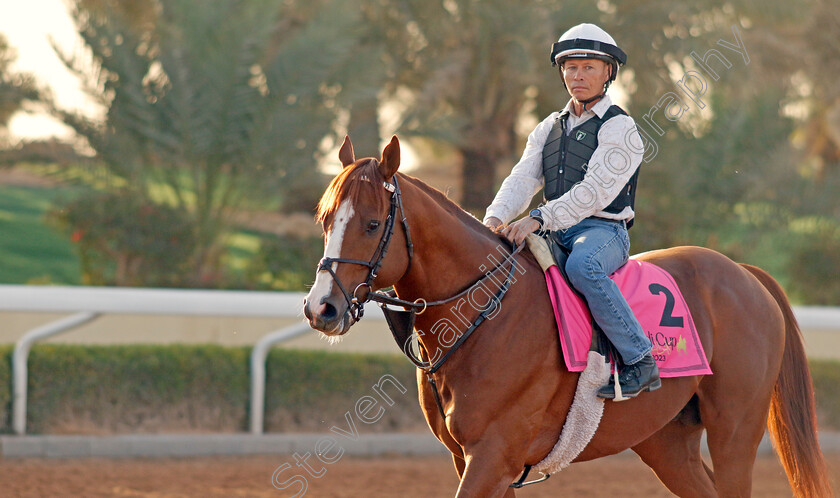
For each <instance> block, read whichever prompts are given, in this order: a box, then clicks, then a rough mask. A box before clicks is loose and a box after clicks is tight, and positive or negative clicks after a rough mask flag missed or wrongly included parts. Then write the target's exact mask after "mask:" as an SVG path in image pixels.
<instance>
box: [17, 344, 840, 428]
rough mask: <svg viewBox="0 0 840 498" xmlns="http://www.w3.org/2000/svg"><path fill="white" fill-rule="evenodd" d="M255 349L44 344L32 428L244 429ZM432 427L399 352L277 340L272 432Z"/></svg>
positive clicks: (823, 416) (825, 403) (839, 381)
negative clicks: (367, 404)
mask: <svg viewBox="0 0 840 498" xmlns="http://www.w3.org/2000/svg"><path fill="white" fill-rule="evenodd" d="M11 353H12V347H11V346H2V347H0V431H2V432H10V430H11V420H10V413H11ZM249 358H250V348H246V347H222V346H215V345H200V346H185V345H174V346H173V345H170V346H157V345H135V346H72V345H50V344H46V345H38V346H35V347H34V348H33V349H32V353H31V354H30V358H29V369H30V375H29V407H28V420H27V430H28V432H30V433H50V434H71V433H86V434H97V433H102V434H106V433H153V432H241V431H246V430H247V429H248V426H247V424H248V420H249V413H248V409H249V376H250V373H249V372H250V370H249ZM810 363H811V373H812V375H813V378H814V386H815V388H816V393H817V394H816V397H817V405H818V411H819V416H820V425H821V427H823V428H828V429H835V430H837V429H840V362H838V361H829V360H812V361H811V362H810ZM385 375H391V376H393V378H394V379H396V381H397V382H399V384H401V385H402V386H403V387H404V388H405V389H406V392H405V393H401V392H400V390H399V389H398V388H397V387H395V386H394V385H393V384H387V383H386V384H384V386H385V388H384V391H385V392H386V394H387V395H388V396H390V397H391V398H392V399H393V401H394V404H393V405H390V406H389V405H387V404H386V403H380V406H382V407H383V408H384V409H385V413H384V415H383V417H382V419H380V420H378V421H377V422H376V423H374V424H370V425H364V424H360V423H359V419H358V417H357V416H356V415H355V406H356V402H357V401H358V400H359V399H360V398H362V397H363V396H373V397H374V398H375V399H376V398H377V394H376V393H375V391H374V389H373V386H374V385H375V384H376V383H377V382H379V380H380V379H382V378H383V376H385ZM347 412H349V413H350V415H351V416H352V417H353V418H354V420H355V423H356V426H357V429H358V430H359V431H364V432H378V431H391V430H424V427H425V422H424V421H423V417H422V414H421V413H420V408H419V406H418V404H417V386H416V381H415V370H414V367H413V366H412V365H411V364H410V363H409V362H408V361H407V360H406V359H405V358H402V357H401V356H398V355H371V354H350V353H333V352H322V351H301V350H284V349H277V348H275V349H273V350H272V351H271V353H270V354H269V356H268V361H267V369H266V416H265V429H266V431H268V432H295V431H305V432H310V431H315V432H325V431H328V430H329V428H330V427H332V426H338V427H341V428H347V422H346V420H345V414H346V413H347Z"/></svg>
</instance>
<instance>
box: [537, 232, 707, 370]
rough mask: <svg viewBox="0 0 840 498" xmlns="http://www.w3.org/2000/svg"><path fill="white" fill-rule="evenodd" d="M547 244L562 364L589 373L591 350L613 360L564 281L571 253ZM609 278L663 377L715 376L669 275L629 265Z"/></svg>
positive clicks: (636, 263)
mask: <svg viewBox="0 0 840 498" xmlns="http://www.w3.org/2000/svg"><path fill="white" fill-rule="evenodd" d="M531 242H536V241H531ZM531 242H529V246H530V247H531V251H532V252H535V250H536V251H539V250H540V249H539V248H538V246H537V249H535V244H533V243H531ZM544 243H548V248H549V250H550V255H551V257H552V258H553V263H554V264H551V266H548V268H546V266H547V265H548V264H550V263H543V268H544V270H545V279H546V284H547V286H548V292H549V296H550V298H551V305H552V307H553V308H554V316H555V318H556V320H557V329H558V331H559V333H560V343H561V348H562V349H563V359H564V360H565V362H566V367H567V368H568V369H569V371H571V372H580V371H583V370H584V368H585V367H586V359H587V353H588V352H589V351H590V350H594V351H598V352H599V353H600V354H602V355H604V356H605V357H609V355H608V352H609V350H610V349H611V346H610V344H609V341H608V340H607V338H606V336H605V335H604V333H603V332H602V331H601V330H600V327H598V325H597V324H596V323H595V321H594V320H592V316H591V315H590V313H589V309H588V307H587V305H586V301H585V300H584V299H583V297H582V296H581V295H580V294H579V293H577V292H576V291H575V290H574V289H573V288H572V286H571V285H570V284H569V281H568V279H567V277H566V275H565V265H566V258H567V257H568V252H567V250H566V249H565V248H563V247H562V246H560V244H558V243H557V242H556V241H554V240H553V238H551V237H548V239H547V240H545V242H544ZM542 247H543V248H544V247H545V245H543V246H542ZM537 259H540V258H539V257H538V258H537ZM610 278H611V279H612V280H613V281H614V282H615V283H616V284H617V285H618V288H619V289H620V290H621V293H622V295H624V298H625V299H626V300H627V304H628V305H630V309H632V310H633V314H634V315H635V316H636V319H638V320H639V323H640V324H641V325H642V329H643V330H644V331H645V335H647V337H648V339H650V342H651V343H652V344H653V349H652V351H651V353H652V354H653V358H654V360H656V363H657V366H658V367H659V375H660V376H661V377H683V376H690V375H709V374H711V373H712V370H711V368H710V367H709V362H708V360H707V359H706V354H705V352H704V351H703V345H702V344H701V343H700V338H699V337H698V335H697V329H696V328H695V327H694V320H693V319H692V318H691V312H690V311H689V309H688V305H687V304H686V302H685V300H684V299H683V296H682V293H681V292H680V289H679V287H677V283H676V282H675V281H674V279H673V277H671V275H670V274H669V273H668V272H666V271H665V270H664V269H662V268H660V267H658V266H656V265H654V264H652V263H648V262H643V261H637V260H634V259H630V260H629V261H628V262H627V264H626V265H624V266H622V267H621V268H619V269H618V270H617V271H616V272H615V273H613V274H612V275H610ZM613 356H614V357H616V356H617V355H613Z"/></svg>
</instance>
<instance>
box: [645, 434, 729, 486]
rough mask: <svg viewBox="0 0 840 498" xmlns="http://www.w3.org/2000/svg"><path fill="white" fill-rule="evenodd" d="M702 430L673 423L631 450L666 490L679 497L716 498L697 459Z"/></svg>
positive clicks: (710, 480)
mask: <svg viewBox="0 0 840 498" xmlns="http://www.w3.org/2000/svg"><path fill="white" fill-rule="evenodd" d="M702 433H703V426H702V425H700V424H699V423H686V422H684V421H683V420H680V419H677V420H674V421H672V422H670V423H669V424H667V425H666V426H665V427H663V428H662V429H661V430H659V432H657V433H655V434H654V435H652V436H651V437H649V438H648V439H646V440H645V441H642V442H641V443H639V444H638V445H636V446H634V447H633V451H635V452H636V453H637V454H638V455H639V456H640V457H641V458H642V461H644V462H645V463H646V464H647V465H648V466H649V467H650V468H651V469H653V471H654V472H655V473H656V476H657V477H659V480H660V481H662V484H664V485H665V486H666V487H667V488H668V490H670V491H671V492H672V493H674V494H675V495H677V496H681V497H713V496H717V492H716V491H715V485H714V482H713V477H712V472H711V471H710V470H709V468H708V467H707V466H706V464H705V463H704V462H703V458H702V457H701V456H700V436H701V434H702Z"/></svg>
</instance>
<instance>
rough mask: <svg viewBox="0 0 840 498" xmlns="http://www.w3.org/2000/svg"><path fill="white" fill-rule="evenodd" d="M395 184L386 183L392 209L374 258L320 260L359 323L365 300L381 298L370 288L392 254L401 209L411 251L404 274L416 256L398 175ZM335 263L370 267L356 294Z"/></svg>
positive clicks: (322, 269)
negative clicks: (390, 249)
mask: <svg viewBox="0 0 840 498" xmlns="http://www.w3.org/2000/svg"><path fill="white" fill-rule="evenodd" d="M393 178H394V183H393V184H391V183H388V182H386V181H383V182H382V185H383V187H385V190H387V191H389V192H391V206H390V208H389V210H388V217H387V218H385V227H384V229H383V232H382V237H380V238H379V245H378V246H377V247H376V250H375V251H374V252H373V256H371V258H370V261H364V260H361V259H348V258H328V257H326V256H325V257H324V258H323V259H321V261H320V262H319V263H318V271H327V272H329V273H330V275H331V276H332V278H333V281H335V283H336V284H337V285H338V288H339V289H340V290H341V293H342V294H343V295H344V299H345V300H346V301H347V306H348V308H347V310H348V312H349V313H350V316H351V317H352V318H353V321H354V322H358V321H359V320H360V319H361V318H362V317H363V316H364V314H365V307H364V306H365V303H367V302H368V301H371V300H377V299H375V297H374V294H376V293H373V292H371V291H370V289H371V284H372V283H373V280H374V279H375V278H376V276H377V275H378V273H379V268H380V267H381V266H382V261H383V260H384V259H385V255H386V254H387V253H388V247H389V246H390V245H391V238H392V237H393V235H394V225H395V222H396V217H397V211H399V212H400V214H401V215H402V220H401V221H402V225H403V231H404V232H405V244H406V250H407V251H408V265H407V266H406V269H405V272H404V273H403V275H405V274H406V273H408V271H409V270H410V269H411V259H412V257H413V255H414V244H413V243H412V242H411V232H410V231H409V229H408V220H407V219H406V218H405V210H404V209H403V207H402V196H401V194H400V186H399V183H397V176H396V175H394V177H393ZM333 263H349V264H354V265H361V266H366V267H367V268H368V275H367V278H366V279H365V281H364V282H362V283H360V284H359V285H357V286H356V288H355V289H353V293H352V294H351V293H349V292H347V288H346V287H345V286H344V284H342V283H341V279H340V278H338V275H336V274H335V271H334V270H333V269H332V264H333ZM365 288H366V289H367V293H366V294H365V295H364V296H360V295H359V291H360V290H361V289H365Z"/></svg>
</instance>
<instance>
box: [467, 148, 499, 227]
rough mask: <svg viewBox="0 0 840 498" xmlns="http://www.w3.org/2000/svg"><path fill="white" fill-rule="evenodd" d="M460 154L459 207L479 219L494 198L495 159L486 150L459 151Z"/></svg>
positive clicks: (493, 155)
mask: <svg viewBox="0 0 840 498" xmlns="http://www.w3.org/2000/svg"><path fill="white" fill-rule="evenodd" d="M461 154H462V156H463V158H464V165H463V167H462V169H461V180H462V187H461V188H462V192H463V194H462V198H461V207H463V208H464V209H466V210H467V211H469V212H471V213H473V214H475V215H476V216H478V217H479V218H480V217H481V216H483V215H484V210H485V209H487V206H489V205H490V203H491V202H493V197H494V196H495V188H496V175H495V169H496V162H495V160H496V157H495V154H493V153H492V152H490V151H488V150H473V149H461Z"/></svg>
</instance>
